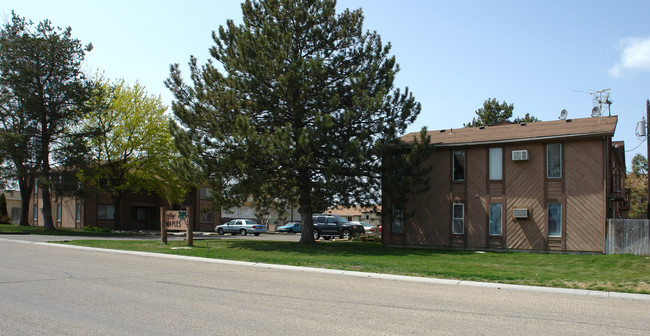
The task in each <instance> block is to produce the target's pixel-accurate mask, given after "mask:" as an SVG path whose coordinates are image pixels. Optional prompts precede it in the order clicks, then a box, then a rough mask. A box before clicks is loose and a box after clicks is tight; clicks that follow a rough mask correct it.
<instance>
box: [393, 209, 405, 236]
mask: <svg viewBox="0 0 650 336" xmlns="http://www.w3.org/2000/svg"><path fill="white" fill-rule="evenodd" d="M392 229H393V230H392V232H393V233H402V232H403V230H404V209H403V208H402V205H397V204H395V205H393V228H392Z"/></svg>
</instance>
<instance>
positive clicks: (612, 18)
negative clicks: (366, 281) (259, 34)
mask: <svg viewBox="0 0 650 336" xmlns="http://www.w3.org/2000/svg"><path fill="white" fill-rule="evenodd" d="M240 4H241V1H240V0H213V1H208V0H185V1H168V0H158V1H149V0H138V1H133V0H129V1H123V0H113V1H103V0H96V1H87V0H84V1H71V0H57V1H50V0H47V1H45V0H44V1H30V0H19V1H16V0H4V1H3V2H2V4H1V5H0V16H2V21H3V23H4V22H7V21H8V20H10V18H11V11H12V10H14V11H15V12H16V13H17V14H18V15H20V16H22V17H25V18H27V19H29V20H32V21H34V22H39V21H42V20H44V19H49V20H50V21H52V23H53V24H54V25H55V26H60V27H68V26H70V27H71V28H72V34H73V36H74V37H75V38H77V39H79V40H80V41H81V42H82V43H83V44H87V43H92V44H93V46H94V49H93V50H92V51H91V52H90V53H89V54H88V55H87V58H86V60H85V63H84V70H85V71H86V72H87V73H89V74H93V73H96V72H102V73H103V74H104V76H105V77H107V78H110V79H124V80H126V81H127V82H128V83H130V84H134V83H135V82H136V81H137V82H139V83H140V84H142V85H145V87H146V89H147V91H148V92H149V93H150V94H153V95H160V97H161V98H162V100H163V102H164V103H165V104H166V105H167V106H170V105H171V101H172V100H173V96H172V94H171V92H170V91H169V90H168V89H167V88H166V87H165V85H164V80H165V79H166V78H168V77H169V66H170V64H175V63H178V64H180V65H181V69H182V70H183V71H184V74H185V75H187V74H188V73H189V68H188V67H187V62H188V61H189V58H190V55H194V56H196V57H197V58H198V60H199V64H205V63H206V62H207V61H208V59H209V58H210V55H209V52H208V49H209V48H210V47H211V46H213V45H214V42H213V41H212V37H211V34H212V32H213V31H215V30H217V29H218V28H219V26H221V25H225V23H226V21H227V20H229V19H232V20H233V21H234V22H235V23H241V22H242V18H241V17H242V15H241V7H240ZM345 8H349V9H358V8H361V9H362V10H363V14H364V17H365V20H364V29H366V30H371V31H377V33H378V34H379V35H380V36H381V38H382V41H383V42H384V43H388V42H390V43H391V45H392V49H391V53H392V54H393V55H395V57H396V59H397V62H398V63H399V65H400V69H401V70H400V72H399V73H398V74H397V77H396V83H395V84H396V87H399V88H402V89H403V88H405V87H408V88H409V90H410V91H411V92H413V95H414V97H415V98H416V100H418V101H419V102H420V103H421V104H422V112H421V113H420V115H419V117H418V119H417V120H416V121H415V123H413V124H412V125H411V126H410V127H409V129H408V131H409V132H415V131H419V130H420V129H421V128H422V127H424V126H426V127H428V128H429V130H438V129H443V128H444V129H449V128H460V127H462V126H463V123H467V122H470V121H471V120H472V118H473V117H475V116H476V114H475V111H476V110H477V109H478V108H480V107H481V106H482V104H483V102H484V101H485V100H486V99H489V98H496V99H497V100H498V101H506V102H507V103H512V104H514V117H517V116H521V117H523V116H524V115H525V114H526V113H530V114H531V115H533V116H535V117H537V118H538V119H541V120H543V121H548V120H557V119H558V117H559V115H560V112H561V111H562V110H563V109H566V110H567V111H568V118H586V117H590V116H591V110H592V108H593V107H594V105H593V101H592V98H593V97H592V95H590V92H595V91H599V90H605V89H610V90H609V91H608V92H610V100H611V101H612V102H613V103H612V105H611V111H610V113H611V114H612V115H618V117H619V121H618V126H617V129H616V133H615V135H614V140H623V141H625V147H626V150H627V151H628V152H627V153H626V159H627V160H626V161H627V163H628V170H629V169H630V168H631V164H630V161H631V159H632V157H633V156H634V155H635V154H637V153H641V154H643V155H644V156H647V153H646V150H647V145H646V143H645V142H644V141H645V137H638V136H637V135H636V133H635V129H636V125H637V122H639V121H640V120H641V119H642V117H644V116H645V115H646V100H647V99H649V98H650V19H649V16H648V15H649V13H650V1H647V0H636V1H630V0H620V1H611V0H610V1H599V0H593V1H582V0H573V1H566V0H545V1H519V0H512V1H500V0H492V1H463V0H460V1H433V0H402V1H394V0H339V1H338V3H337V11H338V12H340V11H342V10H344V9H345ZM604 113H605V115H606V114H608V112H607V111H606V110H605V112H604Z"/></svg>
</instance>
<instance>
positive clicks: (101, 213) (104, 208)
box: [97, 204, 115, 219]
mask: <svg viewBox="0 0 650 336" xmlns="http://www.w3.org/2000/svg"><path fill="white" fill-rule="evenodd" d="M97 218H98V219H113V218H115V207H113V205H111V204H99V205H97Z"/></svg>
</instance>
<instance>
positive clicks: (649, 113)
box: [645, 99, 650, 219]
mask: <svg viewBox="0 0 650 336" xmlns="http://www.w3.org/2000/svg"><path fill="white" fill-rule="evenodd" d="M645 111H646V117H645V120H647V121H646V128H647V129H646V133H645V134H646V144H648V150H647V151H646V153H645V154H646V156H645V157H646V160H648V159H649V158H650V142H649V141H648V138H647V137H650V99H648V100H646V109H645ZM648 162H650V161H648ZM648 167H649V169H648V170H646V178H647V179H648V194H647V196H646V200H647V201H648V204H647V208H646V218H648V219H650V164H648Z"/></svg>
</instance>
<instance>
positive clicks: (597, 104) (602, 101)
mask: <svg viewBox="0 0 650 336" xmlns="http://www.w3.org/2000/svg"><path fill="white" fill-rule="evenodd" d="M611 90H612V89H603V90H589V91H588V92H586V91H577V90H574V91H576V92H582V93H588V94H590V95H591V97H592V101H593V104H594V108H593V109H591V116H592V117H600V116H602V115H603V111H604V110H603V109H607V115H608V116H610V117H611V116H612V111H611V107H612V100H611V99H609V96H610V92H609V91H611ZM596 108H598V111H596Z"/></svg>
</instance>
